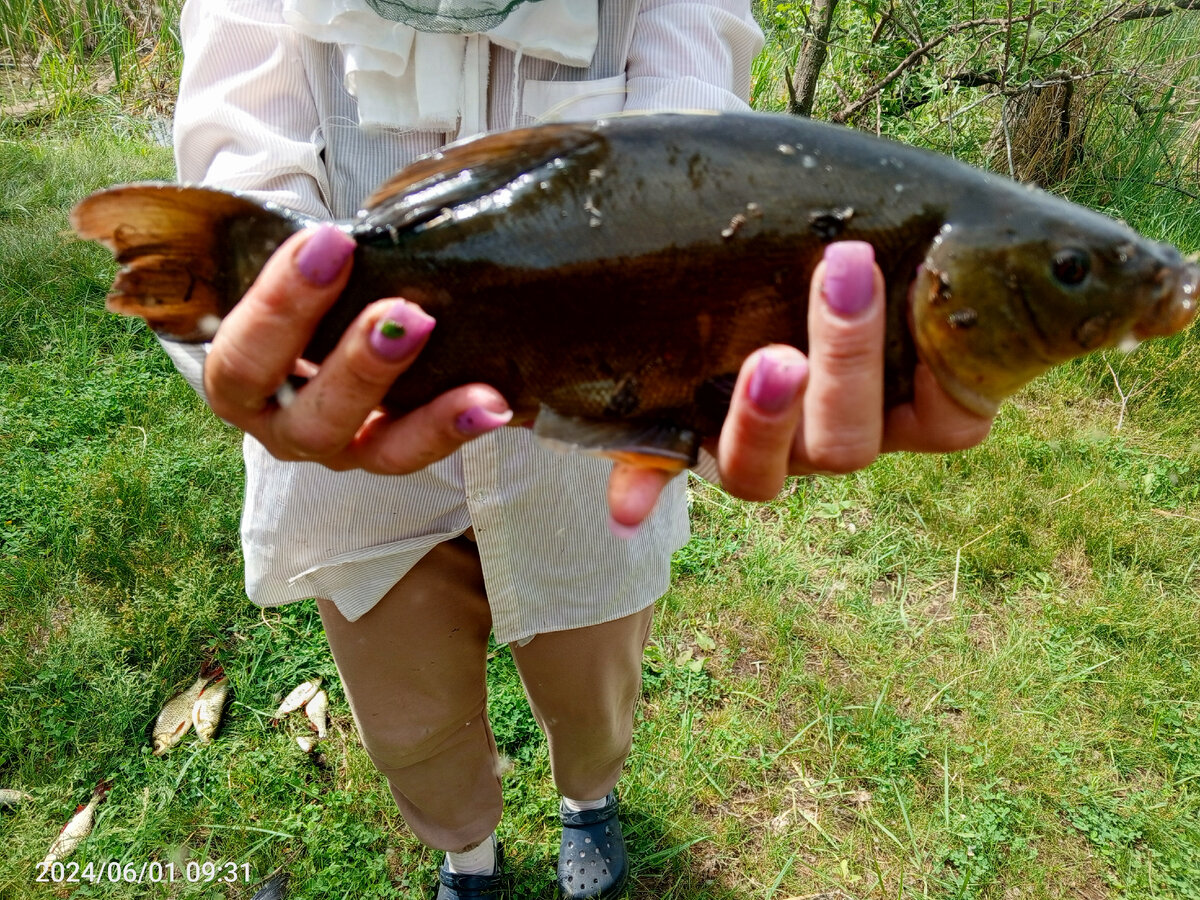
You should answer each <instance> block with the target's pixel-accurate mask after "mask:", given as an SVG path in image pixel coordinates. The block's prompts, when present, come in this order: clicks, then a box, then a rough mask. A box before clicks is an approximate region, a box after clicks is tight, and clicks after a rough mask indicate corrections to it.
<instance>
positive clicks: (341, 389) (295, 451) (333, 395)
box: [256, 299, 434, 467]
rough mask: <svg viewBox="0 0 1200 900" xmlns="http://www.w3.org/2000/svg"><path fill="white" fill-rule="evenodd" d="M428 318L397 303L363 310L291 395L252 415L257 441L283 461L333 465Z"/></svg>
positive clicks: (411, 353)
mask: <svg viewBox="0 0 1200 900" xmlns="http://www.w3.org/2000/svg"><path fill="white" fill-rule="evenodd" d="M433 327H434V320H433V318H432V317H431V316H428V315H426V314H425V313H424V312H423V311H422V310H421V308H420V307H418V306H417V305H415V304H413V303H409V302H407V301H404V300H399V299H389V300H380V301H377V302H375V303H372V304H371V305H369V306H368V307H367V308H366V309H365V310H364V311H363V312H362V313H361V314H360V315H359V317H358V320H357V321H356V322H355V323H354V324H353V325H352V326H351V327H350V329H349V330H348V331H347V332H346V334H345V335H344V336H343V337H342V339H341V340H340V341H339V342H338V344H337V346H336V347H335V348H334V349H333V351H332V352H331V353H330V354H329V356H328V357H326V359H325V360H324V362H322V364H321V366H320V368H319V369H317V370H316V371H315V372H314V373H313V374H312V375H311V376H310V377H309V379H308V381H307V383H306V384H304V386H303V387H301V388H300V389H299V390H295V391H292V392H291V393H290V394H289V396H288V399H286V400H283V399H282V398H281V402H280V404H279V406H278V408H268V409H266V410H264V411H263V412H262V413H260V414H259V421H260V423H261V426H262V428H261V431H262V433H261V434H257V435H256V437H259V438H260V440H263V443H264V444H265V445H266V446H267V447H268V448H269V449H270V450H271V452H272V453H274V454H275V455H276V456H280V457H281V458H285V459H310V460H318V461H321V462H325V461H327V460H329V461H330V462H332V463H333V464H334V465H335V467H336V466H337V462H338V461H337V460H336V457H337V456H338V455H339V454H341V453H342V451H344V450H345V449H346V448H347V447H349V446H350V445H351V444H352V443H353V442H354V440H355V437H356V435H357V434H358V432H359V430H360V429H361V428H362V426H363V423H364V422H365V421H366V420H367V418H368V417H369V416H370V415H371V411H372V410H373V409H375V407H377V406H378V405H379V402H380V401H381V400H382V399H383V396H384V394H386V393H387V390H388V388H389V387H391V385H392V382H394V381H395V380H396V377H397V376H398V375H400V374H401V373H402V372H403V371H404V370H405V369H406V368H408V366H409V364H411V363H412V361H413V359H414V358H415V357H416V355H417V354H418V353H419V352H420V350H421V348H422V347H423V346H424V345H425V341H426V340H427V339H428V337H429V334H430V332H431V331H432V330H433Z"/></svg>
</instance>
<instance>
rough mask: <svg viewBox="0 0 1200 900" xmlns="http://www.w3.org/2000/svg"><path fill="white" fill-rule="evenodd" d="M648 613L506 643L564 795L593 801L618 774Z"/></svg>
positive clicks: (625, 749) (639, 678) (629, 725)
mask: <svg viewBox="0 0 1200 900" xmlns="http://www.w3.org/2000/svg"><path fill="white" fill-rule="evenodd" d="M653 614H654V607H653V606H650V607H647V608H646V609H644V610H642V611H641V612H637V613H634V614H633V615H630V616H625V617H623V618H620V619H615V620H613V621H611V622H605V623H603V624H601V625H592V626H589V627H587V628H573V629H570V630H568V631H552V632H546V633H544V634H539V635H537V636H536V637H534V639H533V640H531V641H530V642H529V643H527V644H526V645H525V646H523V647H520V646H517V645H516V644H512V645H511V649H512V654H513V659H515V660H516V663H517V670H518V671H519V672H520V673H521V681H522V682H523V683H524V685H525V692H526V694H527V695H528V696H529V704H530V706H531V707H532V709H533V715H534V717H535V718H536V719H537V721H538V724H539V725H540V726H541V727H542V731H544V732H545V733H546V740H547V742H548V743H549V745H550V768H551V770H552V771H553V773H554V782H555V784H556V785H557V786H558V789H559V791H560V792H561V793H562V794H563V795H564V796H567V797H570V798H572V799H574V800H598V799H600V798H601V797H603V796H605V795H606V794H607V793H608V792H609V791H610V790H612V788H613V786H614V785H616V783H617V779H619V778H620V777H621V768H622V767H623V766H624V764H625V758H626V757H627V756H628V755H629V749H630V746H631V742H632V736H633V709H634V706H635V705H636V703H637V699H638V695H639V694H640V693H641V687H642V652H643V650H644V649H645V646H646V640H647V638H648V637H649V636H650V623H651V619H652V617H653Z"/></svg>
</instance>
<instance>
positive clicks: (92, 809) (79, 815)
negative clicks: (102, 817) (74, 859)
mask: <svg viewBox="0 0 1200 900" xmlns="http://www.w3.org/2000/svg"><path fill="white" fill-rule="evenodd" d="M110 787H111V785H110V784H109V783H108V782H101V783H100V784H98V785H97V786H96V789H95V790H94V791H92V796H91V799H90V800H88V802H87V803H86V804H84V805H82V806H79V807H78V808H77V809H76V810H75V814H74V815H73V816H71V818H70V819H68V820H67V824H66V825H64V826H63V828H62V831H60V832H59V833H58V837H56V838H55V839H54V841H53V843H51V844H50V849H49V850H48V851H46V858H45V859H43V860H42V865H43V866H49V865H52V864H53V863H56V862H61V861H62V860H64V859H66V858H67V857H68V856H70V855H71V854H72V853H74V852H75V848H76V847H78V846H79V843H80V842H81V841H82V840H83V839H84V838H85V837H87V836H88V835H89V834H91V833H92V826H93V825H94V824H95V821H96V807H97V806H99V805H100V804H101V803H103V802H104V798H105V797H106V796H107V795H108V791H109V788H110Z"/></svg>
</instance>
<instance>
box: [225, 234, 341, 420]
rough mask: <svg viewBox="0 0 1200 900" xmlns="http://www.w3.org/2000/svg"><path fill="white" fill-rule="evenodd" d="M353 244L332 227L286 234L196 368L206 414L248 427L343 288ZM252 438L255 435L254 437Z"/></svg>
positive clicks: (260, 414)
mask: <svg viewBox="0 0 1200 900" xmlns="http://www.w3.org/2000/svg"><path fill="white" fill-rule="evenodd" d="M354 246H355V245H354V241H353V240H352V239H351V238H349V237H348V236H347V235H345V234H344V233H343V232H341V231H340V230H339V229H338V228H336V227H335V226H332V225H323V226H321V227H318V228H315V229H308V230H305V231H303V232H300V233H299V234H297V235H294V236H292V237H291V238H289V239H288V240H287V241H285V242H284V243H283V244H282V245H281V246H280V248H279V249H278V250H277V251H276V252H275V253H273V254H272V255H271V257H270V258H269V259H268V260H267V263H266V265H265V266H264V267H263V270H262V272H261V273H259V275H258V277H257V278H256V279H255V281H254V284H253V285H251V287H250V289H249V290H248V291H246V294H245V296H244V298H243V300H242V302H241V303H238V304H237V305H236V306H235V307H234V308H233V309H232V310H230V312H229V313H228V314H227V315H226V316H225V318H224V319H223V320H222V321H221V327H220V329H219V331H218V332H217V334H216V336H215V337H214V338H213V342H212V348H211V350H210V352H209V354H208V358H207V360H206V361H205V365H204V388H205V392H206V394H207V397H208V402H209V405H210V406H211V407H212V409H213V412H215V413H216V414H217V415H218V416H220V417H221V418H223V419H225V420H226V421H228V422H231V423H232V424H234V425H236V426H237V427H239V428H242V429H243V430H245V431H250V432H251V433H252V434H253V433H254V430H252V429H255V428H256V427H257V429H258V430H261V425H260V424H259V421H260V420H261V419H262V418H263V416H264V413H266V412H267V411H269V410H270V409H271V407H272V406H273V404H272V402H271V401H272V398H273V397H274V396H275V392H276V390H277V389H278V388H279V386H280V385H281V384H284V383H285V382H286V380H287V377H288V376H289V375H290V374H292V372H293V371H294V370H295V366H296V361H297V360H298V359H299V358H300V356H301V353H302V352H303V350H304V348H305V347H306V346H307V344H308V341H309V339H310V338H311V337H312V333H313V331H314V330H315V329H316V327H317V324H318V323H319V322H320V320H321V317H322V316H323V315H324V314H325V312H326V311H327V310H328V309H329V308H330V307H331V306H332V305H333V304H334V302H335V301H336V300H337V298H338V296H339V294H340V293H341V291H342V290H343V288H345V286H346V281H347V279H348V278H349V274H350V257H351V255H352V254H353V252H354ZM256 436H257V435H256Z"/></svg>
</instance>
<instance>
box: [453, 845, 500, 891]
mask: <svg viewBox="0 0 1200 900" xmlns="http://www.w3.org/2000/svg"><path fill="white" fill-rule="evenodd" d="M503 865H504V852H503V851H502V850H501V849H500V846H499V845H497V846H496V872H495V874H493V875H459V874H458V873H457V872H451V871H450V870H449V869H447V868H446V861H445V860H442V865H441V867H440V868H439V869H438V892H437V900H500V898H501V897H503V896H504V876H503V875H501V874H500V872H501V867H502V866H503Z"/></svg>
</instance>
